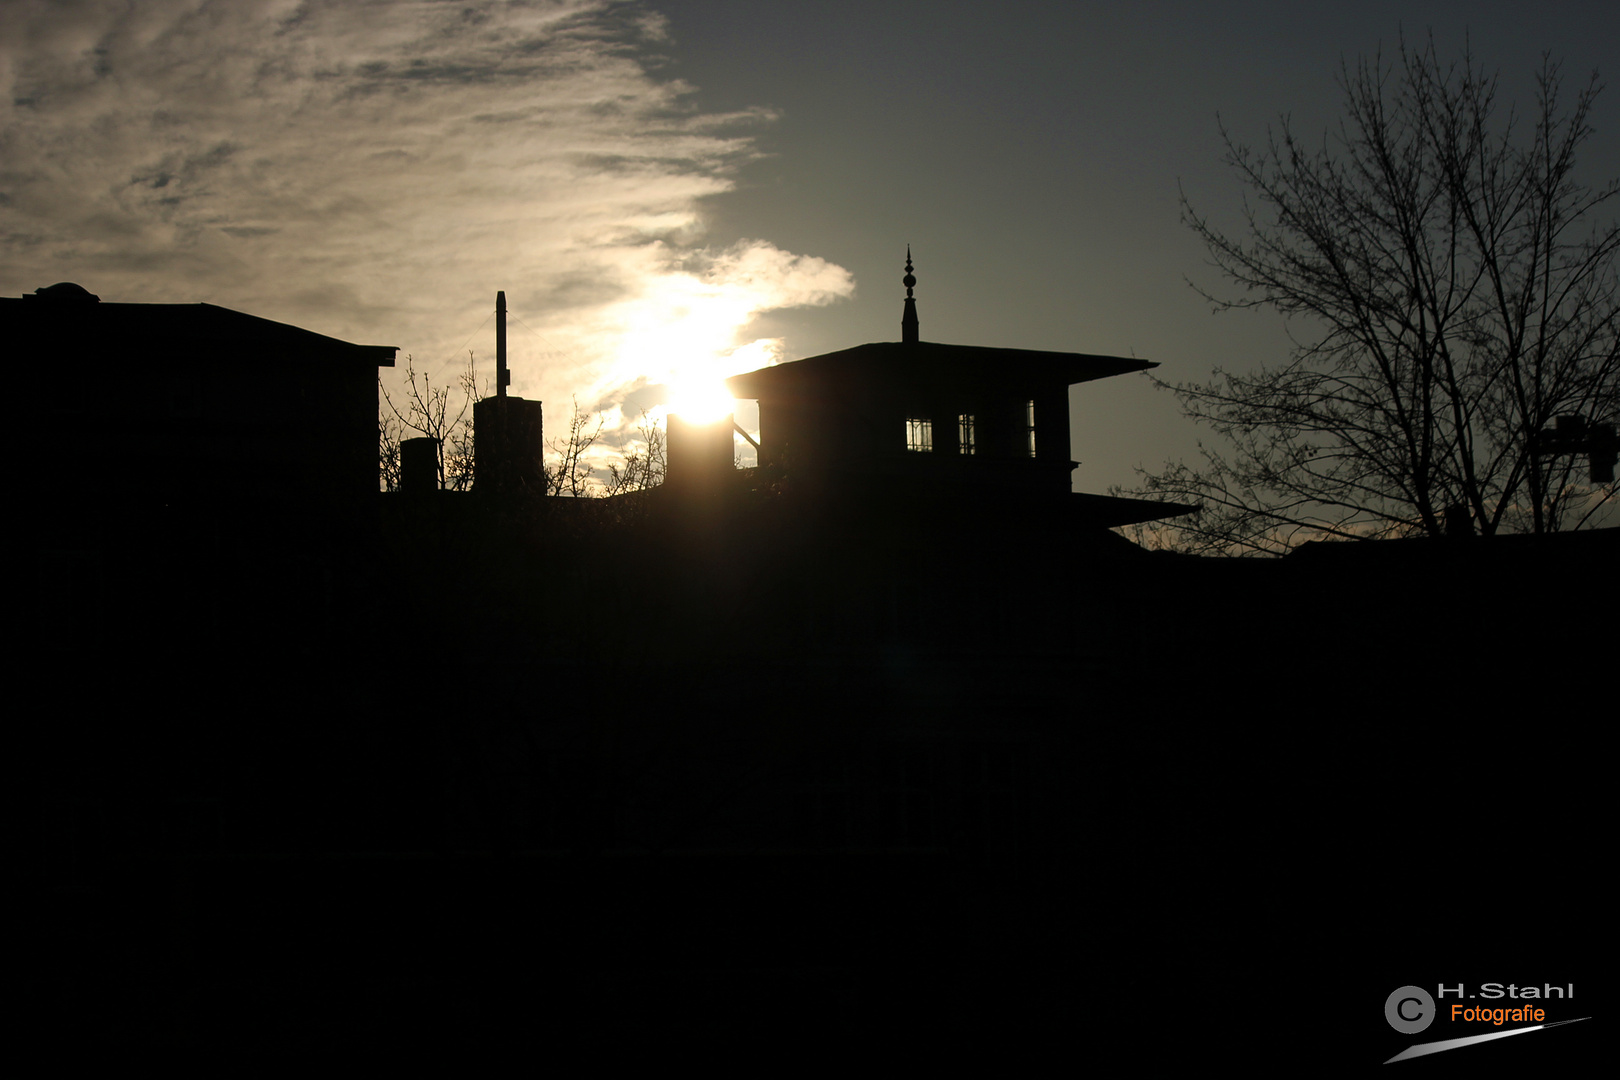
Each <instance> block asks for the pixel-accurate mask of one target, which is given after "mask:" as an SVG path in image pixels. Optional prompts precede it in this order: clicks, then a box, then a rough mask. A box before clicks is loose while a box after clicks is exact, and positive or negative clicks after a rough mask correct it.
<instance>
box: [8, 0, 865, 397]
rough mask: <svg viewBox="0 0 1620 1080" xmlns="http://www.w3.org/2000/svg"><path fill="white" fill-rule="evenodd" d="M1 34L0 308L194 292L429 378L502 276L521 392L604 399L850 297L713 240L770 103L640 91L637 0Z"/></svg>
mask: <svg viewBox="0 0 1620 1080" xmlns="http://www.w3.org/2000/svg"><path fill="white" fill-rule="evenodd" d="M0 20H3V21H0V98H3V101H0V253H3V260H0V261H3V265H4V269H3V270H0V291H3V292H4V293H5V294H6V295H19V294H20V293H22V292H26V291H30V290H32V289H34V288H37V287H39V286H42V285H47V284H50V283H52V282H55V281H59V280H75V281H79V282H80V283H81V284H84V285H85V286H86V287H88V288H90V289H91V290H92V291H93V292H96V293H99V294H100V295H101V296H102V297H103V298H104V299H106V300H122V301H149V302H197V301H208V302H211V303H216V304H222V305H225V306H228V307H234V308H238V309H240V310H244V311H248V312H251V313H253V314H256V315H262V316H265V317H267V318H274V319H281V320H284V321H287V322H293V323H296V324H298V325H301V326H306V327H308V328H309V329H312V330H315V331H317V332H320V333H325V334H330V335H333V336H336V337H343V338H347V339H349V340H355V341H361V342H366V343H376V344H393V345H399V346H400V347H401V348H402V349H403V350H405V351H406V352H411V353H413V354H415V355H416V356H417V358H418V360H419V361H421V362H424V363H425V364H426V365H427V366H429V367H433V368H435V369H436V368H437V367H439V366H441V365H444V364H447V363H453V362H454V361H455V358H456V356H457V355H461V356H464V355H465V354H464V352H460V350H461V349H462V346H463V343H466V346H467V347H469V348H473V349H475V350H477V352H478V353H479V355H480V359H481V360H490V359H492V356H493V330H492V329H488V328H484V329H482V330H481V329H480V327H481V323H482V321H483V320H485V318H486V317H487V316H488V314H489V313H490V311H492V309H493V307H494V293H495V291H496V290H497V289H504V290H506V292H507V297H508V303H509V306H510V307H511V309H512V311H513V313H514V315H515V316H516V317H517V320H518V322H516V323H515V324H514V326H513V329H512V333H511V337H510V340H511V346H510V354H511V363H512V368H513V371H514V385H513V392H514V393H520V394H525V395H526V396H530V397H543V398H545V399H546V400H547V401H548V402H552V401H556V402H561V401H566V400H567V399H568V398H569V396H570V395H572V394H576V393H577V394H578V395H579V398H580V400H581V403H582V404H586V403H591V404H594V403H596V402H604V403H614V402H617V401H619V400H622V399H623V397H624V395H625V394H626V393H628V392H629V391H630V390H631V389H633V388H634V387H636V386H646V385H649V384H652V383H658V382H661V381H665V380H667V379H669V378H671V377H673V375H674V374H675V373H676V372H677V371H678V370H679V369H680V368H681V366H682V365H683V364H695V365H698V366H704V365H708V366H711V367H714V366H716V365H717V364H718V365H719V366H724V364H723V363H722V362H721V361H717V360H716V359H715V358H716V357H720V358H724V357H727V356H729V355H730V354H731V353H732V352H733V350H736V349H739V348H741V349H744V350H745V352H744V353H743V357H744V358H754V359H757V357H758V355H761V354H760V353H759V351H758V350H757V349H755V350H754V351H753V352H747V351H746V350H747V349H748V348H750V346H751V343H750V342H748V341H745V340H743V338H744V337H746V333H745V331H746V327H747V324H748V322H749V321H750V320H751V319H752V318H753V317H754V316H755V315H756V314H758V313H759V312H762V311H767V310H771V309H773V308H780V307H785V306H793V305H800V304H825V303H830V302H833V301H835V300H838V299H840V298H843V297H847V296H849V295H851V294H852V292H853V288H854V283H853V279H852V278H851V277H850V275H849V274H848V273H847V272H846V271H844V270H843V269H842V268H840V267H837V266H834V265H832V264H830V263H827V262H825V261H824V260H821V259H818V258H814V257H811V256H806V255H798V254H794V253H790V252H786V251H782V250H780V249H778V248H776V247H775V246H773V245H771V244H770V243H768V242H765V241H745V242H741V243H735V244H730V245H726V246H721V247H718V248H711V247H707V246H705V241H706V237H705V235H704V218H703V213H702V200H704V199H705V198H708V197H711V196H714V195H718V194H721V193H724V192H725V191H727V190H729V189H730V187H731V185H732V177H733V175H734V173H735V170H736V169H737V167H738V166H739V165H740V164H742V163H744V162H747V161H749V160H752V159H753V158H754V157H755V155H756V153H757V151H756V149H755V147H754V144H753V142H752V137H753V134H754V133H756V132H757V131H758V130H760V128H761V127H762V126H763V125H766V124H769V123H770V122H771V121H772V119H773V116H772V114H771V113H769V112H768V111H765V110H744V111H741V112H734V113H724V114H716V113H706V112H703V111H702V110H700V109H699V108H698V107H697V106H696V104H695V94H694V91H693V89H692V88H691V87H689V86H686V85H684V84H683V83H681V82H679V81H677V80H671V79H667V78H662V79H661V78H659V77H657V76H655V75H654V74H653V73H652V72H653V69H654V68H655V67H656V66H657V64H656V61H657V59H658V57H657V56H656V54H655V50H659V49H666V50H667V49H669V48H671V47H677V46H672V45H671V43H670V42H669V40H668V36H667V30H666V27H665V23H664V21H663V20H662V18H661V17H660V16H658V15H657V14H656V13H653V12H649V11H647V10H646V9H644V8H641V7H638V6H632V5H625V4H617V3H604V2H590V0H556V2H551V3H498V2H493V0H467V2H463V3H456V4H445V3H431V2H417V0H397V2H391V3H389V2H380V3H363V4H356V3H353V2H351V0H307V2H293V0H258V2H251V0H244V2H233V3H208V2H203V0H143V2H142V3H140V4H126V3H124V2H122V0H118V2H107V3H98V2H78V3H59V2H53V3H10V4H7V5H5V6H4V9H3V12H0ZM469 339H470V340H469ZM547 411H548V414H553V415H555V416H557V418H558V419H553V416H552V415H548V426H553V427H554V425H555V424H556V423H557V422H558V420H560V419H561V417H560V414H558V410H556V409H553V408H551V407H550V406H548V410H547Z"/></svg>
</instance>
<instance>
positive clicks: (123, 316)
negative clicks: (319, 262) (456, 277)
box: [0, 283, 399, 367]
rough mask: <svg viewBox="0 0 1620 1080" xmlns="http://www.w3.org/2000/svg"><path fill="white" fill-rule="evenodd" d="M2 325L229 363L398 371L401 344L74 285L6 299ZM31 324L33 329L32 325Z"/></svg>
mask: <svg viewBox="0 0 1620 1080" xmlns="http://www.w3.org/2000/svg"><path fill="white" fill-rule="evenodd" d="M0 321H3V322H4V323H6V324H7V325H9V326H13V327H22V328H25V329H31V330H33V331H34V332H36V333H42V334H47V335H55V334H62V335H72V336H73V337H75V338H79V339H84V338H94V339H97V340H98V341H102V342H106V341H108V340H109V339H110V340H113V341H118V342H120V343H121V344H125V345H127V346H129V347H135V348H146V349H153V348H162V347H164V346H165V345H166V344H183V345H185V346H187V347H188V348H196V347H198V346H202V347H211V348H217V349H218V350H219V351H220V353H221V355H223V356H231V355H236V356H241V355H244V354H266V353H268V354H275V355H278V356H285V357H299V356H310V355H320V356H324V357H328V358H333V359H338V358H341V359H344V360H348V359H352V360H355V361H358V362H364V363H367V364H371V365H374V366H378V367H393V366H394V354H395V353H397V352H398V351H399V348H398V346H395V345H356V344H354V343H353V342H348V341H342V340H340V339H338V338H333V337H327V336H326V335H324V334H317V333H315V332H314V331H313V330H305V329H303V328H302V327H297V326H291V325H289V324H287V323H280V322H276V321H274V320H272V319H262V318H260V317H259V316H257V315H248V314H245V313H243V312H240V311H232V310H231V309H230V308H223V307H217V306H215V305H213V304H108V303H101V302H100V301H99V300H98V298H97V297H95V296H94V295H92V294H91V293H89V292H87V291H86V290H84V289H83V288H81V287H79V286H77V285H73V284H71V283H63V284H60V285H53V286H50V287H49V288H47V289H40V290H39V291H38V292H37V293H34V294H31V295H28V296H23V297H21V298H12V297H0ZM30 324H31V325H30Z"/></svg>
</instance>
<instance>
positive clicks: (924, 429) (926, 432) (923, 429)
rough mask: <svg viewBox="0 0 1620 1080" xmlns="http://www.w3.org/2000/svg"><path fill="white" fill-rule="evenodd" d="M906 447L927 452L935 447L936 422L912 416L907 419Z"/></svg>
mask: <svg viewBox="0 0 1620 1080" xmlns="http://www.w3.org/2000/svg"><path fill="white" fill-rule="evenodd" d="M906 449H907V450H914V451H917V452H918V453H923V454H926V453H928V452H930V451H932V450H933V449H934V422H933V421H932V420H923V419H921V418H916V417H911V418H907V420H906Z"/></svg>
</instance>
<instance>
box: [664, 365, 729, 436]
mask: <svg viewBox="0 0 1620 1080" xmlns="http://www.w3.org/2000/svg"><path fill="white" fill-rule="evenodd" d="M736 408H737V403H736V401H735V400H734V399H733V398H732V396H731V391H729V390H727V389H726V384H725V382H724V380H722V379H720V378H718V377H717V376H714V375H709V374H699V375H685V376H681V377H680V378H677V379H675V380H673V381H672V382H671V383H670V386H669V411H670V412H671V413H673V414H674V415H676V416H679V417H680V418H681V419H682V420H685V421H686V422H687V423H689V424H712V423H714V422H715V421H717V420H723V419H725V418H726V417H727V416H730V415H731V414H732V413H733V412H734V411H735V410H736Z"/></svg>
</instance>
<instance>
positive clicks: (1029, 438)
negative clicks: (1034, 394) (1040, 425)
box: [1024, 401, 1035, 457]
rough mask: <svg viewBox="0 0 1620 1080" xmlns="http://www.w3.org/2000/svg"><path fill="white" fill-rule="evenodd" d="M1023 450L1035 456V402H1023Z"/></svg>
mask: <svg viewBox="0 0 1620 1080" xmlns="http://www.w3.org/2000/svg"><path fill="white" fill-rule="evenodd" d="M1024 451H1025V453H1027V454H1028V455H1029V456H1030V457H1034V456H1035V402H1034V401H1026V402H1024Z"/></svg>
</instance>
